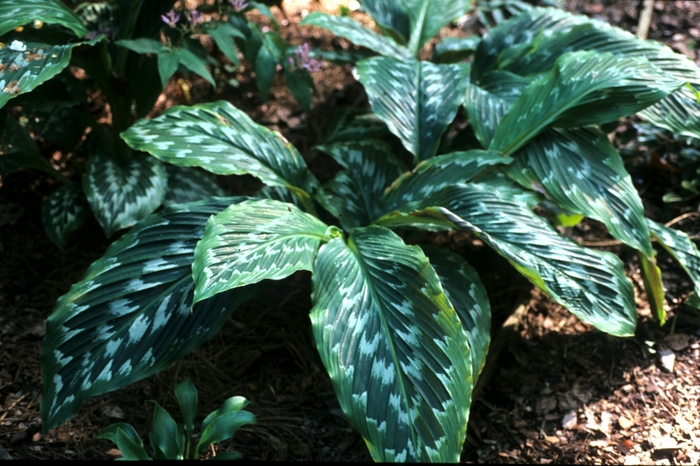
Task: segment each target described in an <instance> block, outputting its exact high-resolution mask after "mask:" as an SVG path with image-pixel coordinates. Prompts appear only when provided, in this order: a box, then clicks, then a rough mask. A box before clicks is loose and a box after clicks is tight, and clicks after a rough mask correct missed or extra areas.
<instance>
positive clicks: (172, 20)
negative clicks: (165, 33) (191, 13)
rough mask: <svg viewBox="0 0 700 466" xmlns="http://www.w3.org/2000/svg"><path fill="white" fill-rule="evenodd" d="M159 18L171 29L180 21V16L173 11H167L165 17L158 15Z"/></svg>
mask: <svg viewBox="0 0 700 466" xmlns="http://www.w3.org/2000/svg"><path fill="white" fill-rule="evenodd" d="M160 18H161V19H162V20H163V22H164V23H165V24H167V25H168V26H170V27H171V28H174V27H175V25H176V24H177V22H178V21H180V15H179V14H177V13H175V11H174V10H170V11H168V14H167V15H160Z"/></svg>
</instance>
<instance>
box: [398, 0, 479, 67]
mask: <svg viewBox="0 0 700 466" xmlns="http://www.w3.org/2000/svg"><path fill="white" fill-rule="evenodd" d="M399 1H400V2H401V3H402V4H403V6H404V9H405V10H406V13H407V14H408V18H409V20H410V25H411V39H410V41H409V44H408V48H409V50H410V51H411V55H413V56H414V57H417V56H418V53H419V52H420V50H421V48H422V47H423V44H425V43H426V42H427V41H428V40H430V39H432V38H433V36H435V35H437V33H438V32H440V29H442V27H443V26H445V25H447V24H448V23H449V22H450V21H452V20H454V19H457V18H459V17H460V16H462V15H464V14H465V13H466V12H467V10H468V9H469V7H470V6H471V3H472V2H471V0H399Z"/></svg>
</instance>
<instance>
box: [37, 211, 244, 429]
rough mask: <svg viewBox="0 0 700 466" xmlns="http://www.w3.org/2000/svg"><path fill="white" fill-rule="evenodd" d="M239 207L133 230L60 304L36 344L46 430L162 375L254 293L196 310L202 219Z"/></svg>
mask: <svg viewBox="0 0 700 466" xmlns="http://www.w3.org/2000/svg"><path fill="white" fill-rule="evenodd" d="M243 199H245V198H213V199H208V200H206V201H202V202H197V203H192V204H180V205H176V206H172V207H168V208H166V209H164V210H163V211H161V212H160V213H158V214H156V215H151V216H150V217H148V218H146V219H144V220H143V221H141V222H139V223H138V224H137V225H136V226H135V227H134V228H133V229H132V230H131V231H130V232H128V233H127V234H126V235H124V236H123V237H122V238H120V239H119V240H118V241H116V242H115V243H114V244H112V246H110V248H109V249H108V250H107V252H106V253H105V255H104V257H102V258H101V259H99V260H98V261H96V262H95V263H93V264H92V265H91V266H90V268H89V269H88V271H87V272H86V275H85V277H84V278H83V279H82V280H81V281H80V282H78V283H76V284H75V285H73V287H72V288H71V290H70V291H69V292H68V293H67V294H66V295H64V296H62V297H61V298H59V300H58V303H57V304H56V309H55V310H54V312H53V313H52V314H51V316H49V318H48V321H47V324H46V337H45V338H44V341H43V343H42V349H41V361H42V382H43V385H44V394H43V396H42V400H41V416H42V420H43V423H42V427H43V429H44V431H48V430H50V429H53V428H54V427H56V426H58V425H59V424H61V423H62V422H64V421H66V420H67V419H69V418H70V417H72V416H73V415H74V414H75V413H76V412H77V411H78V409H79V408H80V405H82V403H83V402H85V400H87V399H88V398H90V397H92V396H96V395H100V394H103V393H106V392H109V391H112V390H116V389H118V388H121V387H124V386H126V385H128V384H130V383H132V382H135V381H137V380H140V379H142V378H144V377H147V376H149V375H151V374H155V373H156V372H158V371H160V370H162V369H165V368H166V367H168V366H169V365H170V364H172V363H173V362H174V361H176V360H177V359H179V358H181V357H182V356H185V355H186V354H188V353H190V352H191V351H192V350H193V349H194V348H196V347H197V346H199V345H200V344H201V343H203V342H205V341H207V340H208V339H209V338H211V337H212V336H213V335H214V334H215V333H216V332H218V330H219V329H220V328H221V327H222V326H223V324H224V323H225V322H226V319H227V318H228V316H229V315H230V314H231V312H232V311H233V309H235V308H236V306H237V305H238V304H240V303H242V302H243V301H244V300H246V299H247V298H248V297H250V296H251V294H252V293H253V292H254V291H255V289H254V288H245V289H242V290H239V291H235V292H230V293H225V294H221V295H219V296H216V297H214V298H212V299H211V300H208V301H205V302H201V303H198V304H196V305H194V307H193V305H192V297H193V293H194V282H193V281H192V261H193V259H194V248H195V244H196V243H197V241H198V240H199V239H200V238H201V237H202V235H203V233H204V226H205V224H206V222H207V219H208V218H209V217H210V216H211V215H213V214H215V213H217V212H219V211H221V210H223V209H224V208H226V207H227V206H228V205H230V204H232V203H234V202H241V201H242V200H243Z"/></svg>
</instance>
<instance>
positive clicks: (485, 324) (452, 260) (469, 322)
mask: <svg viewBox="0 0 700 466" xmlns="http://www.w3.org/2000/svg"><path fill="white" fill-rule="evenodd" d="M421 249H422V250H423V252H424V253H425V255H426V256H428V259H429V260H430V265H432V266H433V268H434V269H435V273H437V275H438V277H439V278H440V283H441V284H442V289H443V290H444V291H445V296H447V299H449V300H450V303H452V306H454V308H455V311H457V315H458V316H459V320H460V321H461V322H462V328H463V329H464V332H465V333H466V334H467V340H469V348H470V349H471V356H472V358H471V359H472V374H473V380H474V383H476V380H477V377H478V375H479V373H481V369H483V367H484V363H485V362H486V353H488V350H489V344H490V343H491V304H490V303H489V297H488V294H487V292H486V288H484V285H483V284H482V283H481V279H480V278H479V275H478V274H477V273H476V270H474V268H473V267H472V266H471V265H469V264H468V263H467V262H466V261H465V260H464V259H463V258H462V256H460V255H458V254H455V253H453V252H451V251H449V250H447V249H442V248H438V247H437V246H432V245H421Z"/></svg>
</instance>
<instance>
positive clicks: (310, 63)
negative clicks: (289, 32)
mask: <svg viewBox="0 0 700 466" xmlns="http://www.w3.org/2000/svg"><path fill="white" fill-rule="evenodd" d="M310 53H311V47H310V46H309V44H308V43H306V42H304V44H303V45H301V46H299V47H297V49H296V51H295V52H294V60H293V61H292V60H291V59H290V60H289V63H290V65H292V68H293V65H296V66H297V67H298V68H301V69H304V70H306V71H308V72H309V73H314V72H316V71H320V70H321V65H322V64H323V62H321V61H320V60H316V59H315V58H311V56H310Z"/></svg>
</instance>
